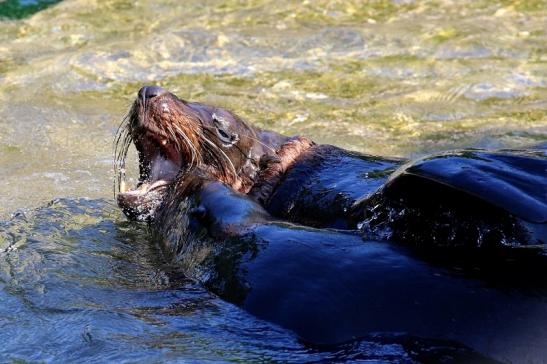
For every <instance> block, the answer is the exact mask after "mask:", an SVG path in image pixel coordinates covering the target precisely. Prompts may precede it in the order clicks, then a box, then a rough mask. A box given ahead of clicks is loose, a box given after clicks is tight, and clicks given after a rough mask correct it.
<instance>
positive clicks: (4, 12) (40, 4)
mask: <svg viewBox="0 0 547 364" xmlns="http://www.w3.org/2000/svg"><path fill="white" fill-rule="evenodd" d="M60 1H61V0H5V1H2V2H0V18H7V19H22V18H26V17H28V16H31V15H32V14H34V13H37V12H39V11H40V10H43V9H45V8H47V7H48V6H51V5H53V4H56V3H58V2H60Z"/></svg>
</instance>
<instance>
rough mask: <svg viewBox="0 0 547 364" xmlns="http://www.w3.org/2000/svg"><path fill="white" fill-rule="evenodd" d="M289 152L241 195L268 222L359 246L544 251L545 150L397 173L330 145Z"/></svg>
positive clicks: (406, 167) (291, 145)
mask: <svg viewBox="0 0 547 364" xmlns="http://www.w3.org/2000/svg"><path fill="white" fill-rule="evenodd" d="M303 142H306V141H305V140H304V141H303ZM298 143H300V141H290V142H288V143H286V144H284V145H283V146H281V148H280V150H279V151H278V155H279V156H280V158H278V159H272V158H270V157H267V161H266V167H265V168H264V170H263V172H262V173H263V176H262V178H261V181H260V180H259V182H258V183H257V184H255V186H254V187H253V189H252V190H251V192H250V194H251V196H254V197H255V198H256V199H257V200H259V201H260V202H261V203H262V204H263V206H264V207H265V208H266V209H267V210H268V211H269V212H270V213H271V214H272V215H274V216H276V217H279V218H282V219H286V220H289V221H294V222H298V223H302V224H306V225H311V226H316V227H337V228H348V229H356V228H359V229H361V230H362V232H363V234H365V236H366V237H369V238H370V237H374V238H382V239H391V240H396V241H400V242H406V243H411V244H412V245H417V246H465V247H473V246H475V247H496V246H499V247H517V246H524V245H527V246H529V245H543V244H545V243H547V172H546V171H547V147H545V146H543V147H542V146H539V147H537V148H531V149H528V150H504V151H483V150H464V151H455V152H450V153H442V154H438V155H433V156H428V157H425V158H422V159H419V160H416V161H412V162H406V163H404V161H402V160H396V159H388V158H380V157H374V156H369V155H363V154H359V153H356V152H350V151H346V150H344V149H341V148H338V147H335V146H331V145H310V146H309V147H307V148H304V149H302V150H298V152H297V153H291V152H292V151H293V150H295V148H296V145H295V144H298ZM308 144H309V143H308ZM287 156H290V158H289V157H287ZM287 159H290V162H289V163H285V160H287ZM284 163H285V164H284ZM279 166H282V167H279ZM272 181H273V182H272ZM265 186H266V188H265ZM265 189H266V190H267V192H266V193H264V190H265Z"/></svg>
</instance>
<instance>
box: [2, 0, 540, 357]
mask: <svg viewBox="0 0 547 364" xmlns="http://www.w3.org/2000/svg"><path fill="white" fill-rule="evenodd" d="M23 3H24V2H23V1H21V2H17V1H11V0H8V1H4V2H0V18H1V20H0V176H1V178H0V190H1V191H2V194H0V221H3V222H1V223H0V302H1V304H0V341H2V342H3V343H5V344H3V345H2V347H1V348H0V357H1V358H2V359H7V360H17V359H21V360H45V361H48V360H53V359H55V358H63V359H66V360H69V361H70V360H72V361H75V360H76V359H77V358H79V357H84V356H85V357H87V358H89V360H90V361H92V360H121V359H125V360H143V361H146V360H148V359H150V360H159V358H161V359H173V360H175V359H187V360H192V359H202V360H207V359H210V360H259V359H264V360H268V359H269V360H274V361H275V360H277V361H283V360H284V359H286V358H287V357H294V358H311V359H314V358H315V359H316V360H324V359H325V358H331V359H332V358H333V357H332V356H333V355H334V356H335V357H336V355H337V354H336V353H337V351H330V352H326V353H325V352H323V351H321V350H319V351H314V350H312V349H310V348H307V347H304V346H302V344H301V343H299V342H298V341H297V340H296V338H294V337H293V335H292V334H291V333H290V332H286V331H283V330H281V329H279V328H276V327H273V326H271V325H269V324H267V323H264V322H260V321H258V320H255V319H253V318H252V317H250V316H249V315H246V314H245V313H244V312H241V311H239V310H237V309H236V308H235V307H233V306H231V305H228V304H226V303H224V302H222V301H220V300H218V299H217V298H215V297H212V296H210V295H209V294H208V293H207V292H205V291H203V290H202V289H201V288H200V287H199V286H196V285H195V284H193V283H191V282H185V281H184V280H183V279H182V278H180V277H179V275H177V273H176V269H174V268H173V267H170V266H168V265H166V263H165V262H163V261H162V260H161V256H160V255H159V252H158V251H156V250H155V248H154V246H153V245H151V244H150V241H149V239H148V236H147V232H146V229H145V228H144V227H142V226H139V225H133V224H129V223H127V222H125V220H124V218H123V217H122V216H121V214H120V212H119V211H118V210H117V209H116V208H115V207H114V206H113V205H112V201H113V198H112V196H113V194H112V185H113V171H112V142H113V135H114V133H115V131H116V128H117V125H118V124H119V122H120V121H121V119H122V118H123V115H124V113H125V112H126V110H127V108H128V106H129V105H130V103H131V101H132V99H133V98H134V97H135V96H136V92H137V90H138V89H139V88H140V87H141V86H142V85H144V84H158V85H161V86H163V87H165V88H168V89H170V90H172V91H174V92H175V93H177V94H178V95H179V96H180V97H182V98H186V99H190V100H195V101H202V102H207V103H213V104H218V105H221V106H224V107H227V108H229V109H232V110H233V111H235V112H236V113H238V114H240V115H241V116H243V117H244V118H245V119H247V120H248V121H250V122H252V123H254V124H256V125H259V126H262V127H266V128H270V129H274V130H276V131H279V132H282V133H286V134H303V135H307V136H311V137H312V138H314V139H315V140H317V141H318V142H324V143H334V144H337V145H340V146H342V147H346V148H349V149H353V150H357V151H361V152H366V153H372V154H378V155H393V156H405V157H409V156H410V157H411V156H418V155H422V154H424V153H430V152H436V151H441V150H448V149H453V148H459V147H488V148H498V147H520V146H526V145H530V144H535V143H538V142H541V141H545V140H547V34H546V32H547V30H546V27H545V24H547V6H546V5H545V3H544V1H540V0H538V1H510V0H504V1H486V0H479V1H471V0H463V1H449V0H439V1H412V0H393V1H370V2H366V4H363V3H364V2H362V1H357V0H355V1H353V0H346V1H334V0H333V1H326V0H318V1H303V2H294V1H289V0H276V1H267V0H252V1H245V2H244V1H235V0H234V1H220V0H219V1H216V0H207V1H194V0H189V1H184V2H181V1H175V0H162V1H139V2H133V1H125V0H104V1H93V2H92V1H86V0H66V1H63V2H60V3H58V4H55V5H53V6H50V7H48V8H47V9H45V10H42V11H39V12H37V13H34V12H35V11H37V10H40V9H42V8H45V6H42V5H51V4H49V3H50V2H49V1H36V2H33V4H37V6H38V5H39V7H35V8H32V10H30V9H31V8H25V7H20V8H21V9H23V10H24V11H23V10H22V12H19V10H13V8H11V9H12V10H9V9H8V7H9V6H13V5H14V4H15V5H18V6H19V5H21V4H23ZM7 9H8V10H9V14H8V10H7ZM25 9H27V10H25ZM32 13H34V15H32ZM129 163H130V164H131V162H129ZM57 198H61V199H60V200H54V199H57ZM52 200H54V202H51V203H50V201H52ZM12 215H13V217H11V216H12ZM397 340H399V339H397ZM397 340H395V339H394V340H391V341H389V340H388V342H386V341H385V340H384V341H382V340H380V342H378V341H375V340H368V341H367V340H365V341H363V342H361V343H360V344H355V345H356V346H358V348H357V349H356V348H355V347H350V348H348V347H346V348H344V349H341V350H342V351H341V353H342V354H340V356H339V358H345V359H348V358H350V357H351V355H357V354H355V353H359V354H358V355H361V356H359V358H361V359H363V360H380V359H381V360H384V361H394V362H412V361H414V360H415V358H414V357H412V355H411V354H409V353H411V352H413V350H414V351H416V347H417V346H416V345H417V344H416V345H414V349H413V350H409V349H408V346H407V347H405V345H404V344H402V343H401V340H399V341H397ZM359 345H364V346H359ZM521 349H522V350H524V349H526V348H522V347H521V348H514V350H521ZM508 350H509V351H511V350H513V348H509V349H508ZM363 353H365V354H363ZM299 355H300V356H299ZM310 355H311V356H310Z"/></svg>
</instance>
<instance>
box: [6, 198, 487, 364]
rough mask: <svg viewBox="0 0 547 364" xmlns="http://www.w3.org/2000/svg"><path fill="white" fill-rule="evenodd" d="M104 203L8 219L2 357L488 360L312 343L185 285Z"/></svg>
mask: <svg viewBox="0 0 547 364" xmlns="http://www.w3.org/2000/svg"><path fill="white" fill-rule="evenodd" d="M159 257H160V254H159V252H158V251H157V250H156V248H155V247H154V246H153V244H151V243H150V240H149V236H148V231H147V229H146V228H145V227H144V226H142V225H137V224H132V223H129V222H127V221H125V220H124V219H123V218H122V217H121V214H120V212H119V211H118V210H117V208H116V207H115V206H113V205H112V204H110V203H107V202H105V201H104V200H88V199H79V200H69V199H61V200H55V201H53V202H51V203H50V204H49V205H48V206H46V207H43V208H39V209H37V210H35V211H32V212H29V213H28V214H23V213H20V214H16V215H15V216H14V217H13V218H12V219H11V220H10V221H5V222H0V302H2V304H1V305H0V342H2V346H1V347H0V361H10V360H23V361H58V360H62V361H75V360H81V359H82V358H86V360H91V361H118V360H130V361H131V360H138V361H150V360H160V359H161V360H162V361H176V360H181V359H184V360H214V361H263V360H268V361H270V360H271V361H285V362H286V361H295V362H304V361H306V362H343V361H347V360H358V361H359V360H363V361H370V360H372V361H381V362H388V363H390V362H391V363H416V362H426V363H427V362H431V363H433V362H434V363H437V362H446V363H450V362H462V361H465V362H470V361H471V362H483V360H484V358H482V357H481V356H479V355H477V354H476V353H474V352H473V351H471V350H469V349H467V348H465V347H463V346H462V345H460V344H458V343H454V342H444V341H438V340H429V339H420V338H414V337H408V336H404V335H400V334H393V335H382V336H370V337H367V338H363V339H361V340H358V341H355V342H351V343H347V344H344V345H338V346H336V347H312V346H308V345H305V344H303V343H302V342H300V341H299V340H298V339H297V338H296V337H295V335H294V334H292V333H291V332H289V331H285V330H283V329H280V328H278V327H276V326H274V325H271V324H269V323H267V322H264V321H261V320H258V319H256V318H254V317H252V316H251V315H249V314H247V313H246V312H244V311H242V310H240V309H239V308H237V307H235V306H233V305H231V304H228V303H226V302H224V301H222V300H220V299H218V298H216V297H215V296H213V295H211V294H210V293H208V292H207V291H206V290H204V289H203V288H202V287H201V286H199V285H197V284H195V283H194V282H192V281H189V280H187V279H185V278H183V277H182V276H181V275H180V274H178V273H177V270H176V268H174V267H172V266H169V265H167V264H165V263H163V262H162V261H161V260H160V258H159Z"/></svg>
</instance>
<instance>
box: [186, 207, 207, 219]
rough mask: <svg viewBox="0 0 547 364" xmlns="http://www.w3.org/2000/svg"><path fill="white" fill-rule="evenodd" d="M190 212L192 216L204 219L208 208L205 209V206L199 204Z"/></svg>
mask: <svg viewBox="0 0 547 364" xmlns="http://www.w3.org/2000/svg"><path fill="white" fill-rule="evenodd" d="M189 213H190V216H191V217H194V218H196V219H198V220H203V219H205V215H207V209H205V207H203V206H198V207H194V208H193V209H191V210H190V212H189Z"/></svg>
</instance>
